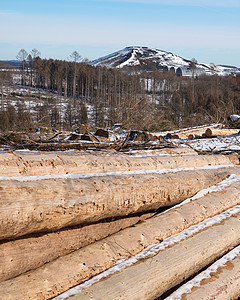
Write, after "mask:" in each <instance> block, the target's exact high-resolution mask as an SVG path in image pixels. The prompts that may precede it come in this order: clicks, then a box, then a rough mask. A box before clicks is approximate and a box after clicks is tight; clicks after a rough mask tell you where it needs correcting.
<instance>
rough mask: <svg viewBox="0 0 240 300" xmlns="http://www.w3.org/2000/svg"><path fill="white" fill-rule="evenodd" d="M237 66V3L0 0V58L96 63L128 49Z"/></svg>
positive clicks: (239, 47)
mask: <svg viewBox="0 0 240 300" xmlns="http://www.w3.org/2000/svg"><path fill="white" fill-rule="evenodd" d="M133 45H139V46H148V47H153V48H158V49H161V50H166V51H171V52H173V53H175V54H177V55H180V56H182V57H184V58H187V59H191V58H193V57H194V58H196V59H197V60H198V61H199V62H205V63H215V64H229V65H236V66H238V67H240V0H196V1H194V0H121V1H120V0H105V1H102V0H56V1H55V0H48V1H47V0H41V1H36V0H35V1H34V0H21V1H19V0H7V1H6V0H0V59H15V57H16V55H17V53H18V51H19V50H20V49H21V48H24V49H26V50H27V51H28V52H30V51H31V50H32V49H33V48H36V49H38V50H39V51H40V52H41V57H43V58H49V57H51V58H57V59H68V57H69V55H70V54H71V53H72V52H73V51H75V50H76V51H78V52H79V53H80V55H81V56H82V58H88V59H90V60H91V59H95V58H98V57H100V56H103V55H107V54H110V53H111V52H114V51H117V50H120V49H122V48H124V47H126V46H133Z"/></svg>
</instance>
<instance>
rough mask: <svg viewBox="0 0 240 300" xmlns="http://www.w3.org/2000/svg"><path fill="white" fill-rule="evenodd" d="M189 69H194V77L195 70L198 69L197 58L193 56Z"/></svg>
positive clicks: (193, 74)
mask: <svg viewBox="0 0 240 300" xmlns="http://www.w3.org/2000/svg"><path fill="white" fill-rule="evenodd" d="M188 68H189V70H191V71H192V77H193V78H194V77H195V72H196V69H197V60H196V59H195V58H192V60H191V61H190V63H189V65H188Z"/></svg>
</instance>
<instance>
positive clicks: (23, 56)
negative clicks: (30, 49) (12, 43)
mask: <svg viewBox="0 0 240 300" xmlns="http://www.w3.org/2000/svg"><path fill="white" fill-rule="evenodd" d="M27 57H28V53H27V51H26V50H25V49H21V50H20V51H19V52H18V54H17V56H16V58H17V60H20V61H21V62H22V85H24V84H25V76H24V72H25V63H26V59H27Z"/></svg>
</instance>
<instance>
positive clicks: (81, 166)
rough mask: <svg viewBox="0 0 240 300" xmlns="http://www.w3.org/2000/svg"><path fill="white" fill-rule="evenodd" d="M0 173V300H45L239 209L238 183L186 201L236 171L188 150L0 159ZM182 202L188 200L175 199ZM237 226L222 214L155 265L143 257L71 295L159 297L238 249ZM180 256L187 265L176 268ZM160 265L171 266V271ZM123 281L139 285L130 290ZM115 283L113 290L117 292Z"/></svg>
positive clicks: (231, 162)
mask: <svg viewBox="0 0 240 300" xmlns="http://www.w3.org/2000/svg"><path fill="white" fill-rule="evenodd" d="M0 173H1V177H0V197H1V198H0V215H1V222H0V240H1V242H0V253H1V256H0V291H1V299H4V300H5V299H50V298H52V297H54V296H57V295H59V294H60V293H63V292H65V291H67V290H68V289H69V288H71V287H73V286H76V285H77V284H80V283H82V282H84V281H85V280H86V279H88V278H91V277H93V276H96V275H98V274H100V273H101V272H103V271H106V270H107V269H108V268H110V267H113V266H114V264H116V263H117V262H118V261H119V260H122V259H127V258H129V257H134V255H137V254H139V253H140V252H141V251H143V250H144V249H146V248H147V247H149V246H151V245H152V244H159V243H160V244H161V242H162V241H164V240H165V239H167V238H170V237H171V236H173V235H175V234H177V233H180V232H182V231H183V230H185V229H187V228H189V227H190V226H192V225H196V224H198V223H199V222H203V221H204V220H205V219H207V218H211V217H214V216H217V215H218V214H220V213H222V212H224V211H225V210H227V209H229V208H232V207H235V206H237V205H240V200H239V193H240V182H239V181H240V178H238V177H236V179H234V181H233V182H231V183H229V184H228V183H226V184H225V185H222V186H220V188H216V192H212V193H211V192H206V193H205V195H204V193H203V194H200V195H199V196H198V197H197V196H194V195H196V193H198V192H200V191H202V190H204V189H206V188H209V187H211V186H213V185H216V184H220V183H221V182H222V181H223V180H225V179H226V178H228V176H230V175H231V174H240V169H239V166H238V159H237V157H235V156H230V155H229V156H223V155H216V156H214V155H211V156H208V155H204V156H200V155H197V154H196V152H194V151H193V150H191V149H166V150H158V151H152V152H151V153H149V152H148V153H147V155H146V153H144V152H139V153H138V154H137V155H136V156H133V155H123V154H117V153H116V152H111V153H108V154H107V153H105V154H103V153H95V154H92V153H87V152H86V153H64V154H63V153H61V154H60V153H45V154H43V153H28V154H27V153H19V152H10V153H2V154H1V155H0ZM191 197H195V198H193V199H190V200H189V201H188V202H186V203H185V202H183V201H184V200H185V199H188V198H191ZM182 202H183V203H182ZM175 205H176V206H175ZM169 207H172V208H170V209H168V208H169ZM166 208H167V210H166ZM165 210H166V211H165ZM239 222H240V219H239V217H238V215H236V216H233V217H229V218H227V219H226V220H225V223H224V224H222V223H221V224H220V225H219V226H213V227H210V228H209V229H207V230H204V231H203V232H199V233H197V234H195V235H193V237H191V238H188V239H187V240H186V241H185V240H184V241H183V242H182V243H183V244H181V243H177V244H176V245H174V246H172V247H170V248H169V249H168V248H166V249H165V250H164V251H160V252H159V254H157V256H154V268H150V267H149V265H148V264H151V261H153V258H147V257H146V258H145V260H144V264H145V263H146V266H145V267H144V266H143V265H144V264H143V263H138V264H136V265H133V266H131V267H130V268H127V269H126V268H123V270H122V271H121V272H120V273H119V274H114V275H112V276H111V277H110V278H107V279H106V280H103V281H101V282H99V283H97V284H95V285H94V286H92V287H89V288H87V289H83V292H81V294H79V295H76V296H75V297H79V299H85V298H84V297H89V295H90V296H91V297H92V296H93V299H98V298H97V296H96V295H97V293H98V291H99V293H102V294H99V295H101V297H102V298H106V299H118V297H119V296H121V295H126V299H153V298H154V297H158V296H160V295H161V294H163V293H165V292H167V291H168V290H169V289H171V288H172V287H174V286H175V285H177V284H179V283H181V282H182V281H183V279H184V278H186V277H187V276H191V275H193V274H194V273H195V272H197V271H198V270H199V269H201V268H202V267H204V266H206V265H207V264H209V263H211V262H212V261H213V260H215V259H216V258H217V257H219V256H220V255H222V254H223V253H225V252H226V251H227V250H228V249H230V248H232V247H235V246H237V245H238V243H239V242H240V240H239V239H240V235H239V228H240V226H239ZM226 224H227V225H226ZM220 227H221V229H220ZM215 228H216V229H215ZM219 230H221V232H223V234H224V237H225V235H226V238H224V239H222V236H221V239H220V237H218V238H217V240H216V243H213V242H212V244H211V247H210V248H211V249H210V250H209V251H206V245H208V243H210V241H211V240H212V239H215V237H217V235H218V234H219ZM229 232H231V234H229ZM229 235H230V237H229ZM221 240H224V242H221ZM183 249H187V251H186V250H183ZM181 251H183V252H184V253H183V252H181ZM195 252H196V253H195ZM199 253H200V254H199ZM189 255H191V260H189V263H188V264H186V265H185V266H183V265H184V263H185V262H186V259H185V257H186V258H187V257H188V256H189ZM181 257H182V258H181ZM169 261H172V262H173V263H174V262H175V263H174V264H173V266H172V264H169ZM178 261H180V262H179V263H178ZM159 262H160V265H159V264H158V263H159ZM181 263H182V264H183V265H181ZM170 265H171V266H172V269H170V268H169V266H170ZM159 267H160V268H159ZM138 268H139V269H138ZM147 269H149V271H147ZM163 270H166V272H167V274H165V273H164V272H163ZM180 270H181V271H180ZM145 272H146V273H145ZM148 272H150V273H148ZM144 274H145V276H144ZM140 275H141V276H140ZM118 276H119V277H118ZM111 278H112V280H113V281H111V280H110V279H111ZM132 280H134V281H135V283H136V282H139V284H137V285H136V284H135V288H132V287H131V286H132V284H131V282H132ZM146 281H148V282H149V284H148V285H147V284H145V283H146ZM116 282H121V284H117V286H116ZM113 286H114V289H113ZM137 289H139V291H137ZM127 290H128V291H127ZM126 292H128V294H125V293H126ZM106 293H107V295H108V296H107V297H105V294H106ZM122 293H123V294H122ZM95 297H96V298H95ZM101 297H100V298H101ZM102 298H101V299H102ZM76 299H78V298H76ZM86 299H89V298H86Z"/></svg>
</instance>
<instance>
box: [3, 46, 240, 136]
mask: <svg viewBox="0 0 240 300" xmlns="http://www.w3.org/2000/svg"><path fill="white" fill-rule="evenodd" d="M24 51H25V50H24V49H22V50H21V51H20V52H19V54H18V56H17V58H18V60H19V62H20V67H19V68H13V67H9V68H6V67H3V66H2V67H1V68H0V83H1V90H0V94H1V109H0V130H1V131H9V130H27V129H28V128H35V127H37V126H46V127H52V128H57V129H59V130H72V129H73V128H76V127H78V126H79V125H80V124H86V125H89V126H90V127H91V128H93V127H94V128H96V127H101V128H106V127H111V126H113V125H114V124H116V123H121V124H122V126H123V127H124V128H126V129H130V128H131V129H140V130H149V131H162V130H169V129H175V128H183V127H189V126H195V125H202V124H208V123H219V122H223V123H227V122H228V117H229V115H231V114H235V113H239V111H240V75H237V76H233V75H231V76H218V75H201V76H190V77H184V76H177V75H176V74H175V73H173V72H166V71H160V70H156V69H152V70H150V71H148V72H146V71H145V72H139V70H136V71H135V70H134V69H131V72H126V71H124V70H122V69H108V68H106V67H100V66H97V67H95V66H92V65H91V64H90V63H89V62H88V61H87V60H82V59H81V56H80V55H79V54H78V52H76V51H74V52H73V53H72V54H71V55H70V59H69V60H67V61H66V60H56V59H42V58H41V57H40V55H39V54H40V53H39V52H38V51H37V50H36V49H34V50H32V52H31V54H30V55H27V52H26V51H25V52H26V53H25V52H24ZM6 86H8V87H11V86H12V87H13V86H21V87H28V88H32V89H33V90H34V89H35V90H38V91H39V99H38V98H36V99H35V107H34V108H32V107H31V108H30V107H29V106H28V105H27V104H26V103H27V99H25V100H26V101H24V99H23V98H24V97H23V98H20V99H19V101H17V102H16V101H14V102H12V101H11V99H14V95H13V93H11V89H9V90H10V92H9V94H8V95H5V94H4V87H6ZM41 91H46V92H48V93H49V95H53V96H54V97H53V96H52V97H51V96H49V97H48V98H47V99H46V100H45V101H43V98H42V99H41ZM56 96H57V97H56ZM40 100H41V101H40ZM13 103H14V104H13Z"/></svg>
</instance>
